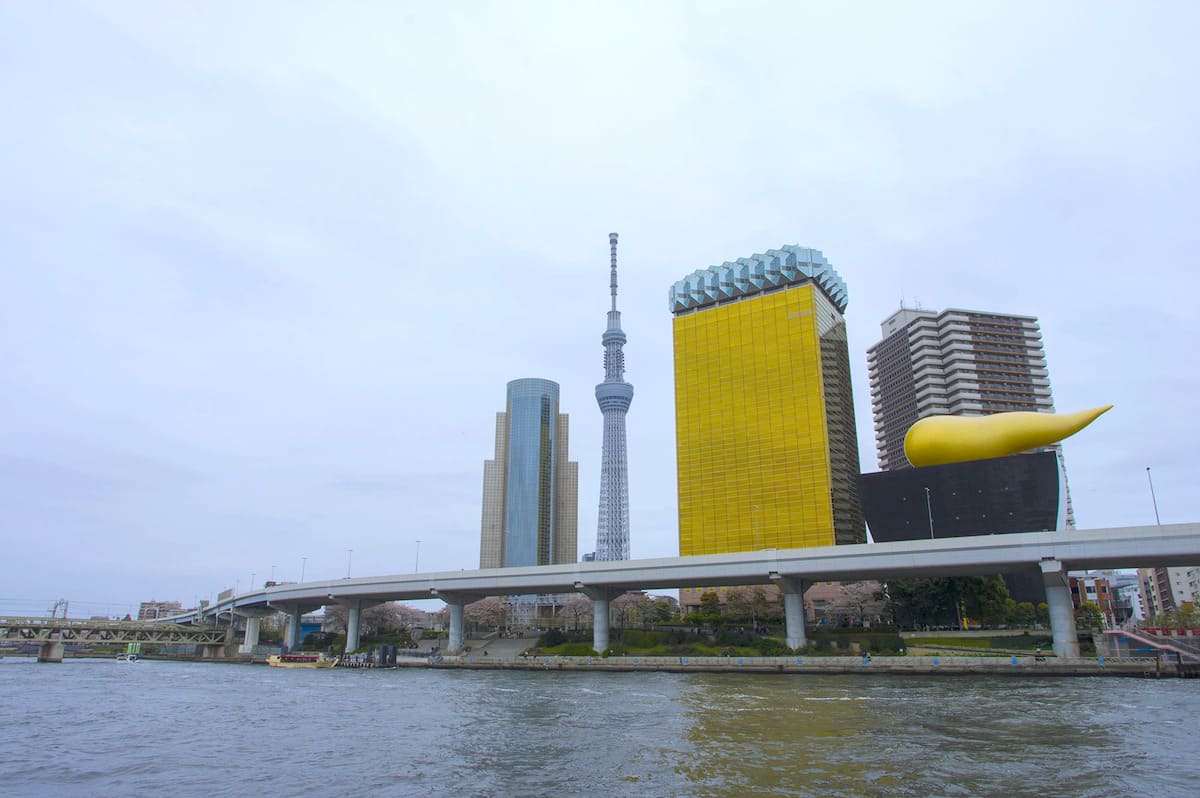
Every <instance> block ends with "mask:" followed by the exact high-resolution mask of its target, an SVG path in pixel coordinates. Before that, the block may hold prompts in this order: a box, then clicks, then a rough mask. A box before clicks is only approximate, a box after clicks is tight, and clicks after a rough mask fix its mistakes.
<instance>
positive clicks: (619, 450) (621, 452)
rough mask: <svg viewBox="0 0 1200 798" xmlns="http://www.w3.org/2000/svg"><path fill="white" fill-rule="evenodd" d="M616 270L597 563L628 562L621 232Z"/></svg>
mask: <svg viewBox="0 0 1200 798" xmlns="http://www.w3.org/2000/svg"><path fill="white" fill-rule="evenodd" d="M608 246H609V249H610V250H611V259H612V265H611V268H612V272H611V277H610V281H609V292H610V293H611V294H612V309H611V310H609V311H608V328H607V329H606V330H605V331H604V335H603V336H601V338H600V341H601V343H603V344H604V382H602V383H600V384H599V385H597V386H596V402H597V404H599V405H600V412H601V413H603V414H604V448H603V453H602V455H601V459H600V515H599V518H598V523H597V524H596V526H597V529H596V560H597V561H600V560H628V559H629V469H628V461H627V458H626V455H625V414H626V413H627V412H629V405H630V403H631V402H632V401H633V386H632V385H630V384H629V383H627V382H625V353H624V352H622V351H621V347H623V346H624V345H625V333H624V332H622V331H621V312H620V311H619V310H617V234H616V233H609V234H608Z"/></svg>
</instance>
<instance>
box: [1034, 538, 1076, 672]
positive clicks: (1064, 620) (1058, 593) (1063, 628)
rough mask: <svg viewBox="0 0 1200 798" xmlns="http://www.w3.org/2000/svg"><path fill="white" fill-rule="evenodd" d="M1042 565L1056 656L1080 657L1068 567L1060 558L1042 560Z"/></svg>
mask: <svg viewBox="0 0 1200 798" xmlns="http://www.w3.org/2000/svg"><path fill="white" fill-rule="evenodd" d="M1040 565H1041V567H1042V581H1043V582H1044V583H1045V585H1046V606H1047V607H1049V615H1050V635H1051V637H1052V638H1053V639H1054V656H1056V657H1078V656H1079V638H1078V636H1076V634H1075V610H1074V608H1073V607H1072V605H1071V588H1070V587H1069V585H1068V582H1067V572H1066V569H1064V568H1063V564H1062V563H1061V562H1059V561H1058V560H1042V561H1041V563H1040Z"/></svg>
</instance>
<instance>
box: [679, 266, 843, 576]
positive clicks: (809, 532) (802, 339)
mask: <svg viewBox="0 0 1200 798" xmlns="http://www.w3.org/2000/svg"><path fill="white" fill-rule="evenodd" d="M670 302H671V310H672V312H673V313H674V315H675V319H674V341H675V435H676V454H677V465H678V479H679V553H680V554H681V555H683V556H688V555H694V554H715V553H720V552H731V551H748V550H757V549H768V548H798V547H804V546H829V545H833V544H834V543H839V544H845V543H862V542H865V540H866V533H865V528H864V525H863V516H862V508H861V505H860V504H859V499H858V477H859V467H858V437H857V433H856V430H855V424H854V403H853V398H852V394H851V387H850V358H849V351H848V348H847V343H846V325H845V322H844V320H843V318H842V313H843V312H844V310H845V307H846V288H845V284H844V283H843V282H842V280H841V278H840V277H839V276H838V274H837V272H835V271H834V270H833V268H832V267H831V266H830V265H829V263H828V261H826V260H825V258H824V256H822V255H821V253H820V252H818V251H816V250H811V249H807V248H804V247H796V246H786V247H783V248H782V249H778V250H768V251H767V253H766V254H764V255H754V256H753V257H750V258H740V259H739V260H738V261H736V262H733V263H725V264H723V265H721V266H713V267H710V268H708V269H703V270H700V271H697V272H695V273H693V274H691V275H689V276H688V277H686V278H684V279H683V280H680V281H679V282H678V283H676V284H675V285H674V286H673V287H672V289H671V296H670Z"/></svg>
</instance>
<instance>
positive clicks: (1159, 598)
mask: <svg viewBox="0 0 1200 798" xmlns="http://www.w3.org/2000/svg"><path fill="white" fill-rule="evenodd" d="M1138 583H1139V585H1140V587H1141V594H1142V599H1143V601H1144V602H1145V605H1146V616H1147V617H1153V616H1155V615H1163V614H1165V613H1168V612H1174V611H1175V610H1178V609H1179V607H1180V605H1182V604H1183V603H1185V602H1191V603H1193V604H1195V603H1197V602H1198V601H1200V567H1198V566H1178V567H1172V568H1139V569H1138Z"/></svg>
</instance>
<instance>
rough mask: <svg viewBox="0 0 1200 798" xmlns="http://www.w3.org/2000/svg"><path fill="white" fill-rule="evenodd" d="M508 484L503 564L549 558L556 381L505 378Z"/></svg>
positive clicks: (540, 561) (548, 560)
mask: <svg viewBox="0 0 1200 798" xmlns="http://www.w3.org/2000/svg"><path fill="white" fill-rule="evenodd" d="M507 406H508V486H507V491H506V493H507V495H506V497H505V499H506V501H505V518H504V529H505V533H506V534H505V541H504V564H505V565H506V566H510V567H511V566H514V565H516V566H520V565H549V564H550V563H552V562H554V554H555V552H554V495H555V484H554V483H555V476H556V475H555V468H554V461H555V448H556V444H557V438H558V435H557V429H556V428H557V426H558V424H557V421H558V383H556V382H551V381H550V380H539V379H524V380H513V381H512V382H510V383H509V384H508V403H507Z"/></svg>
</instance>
